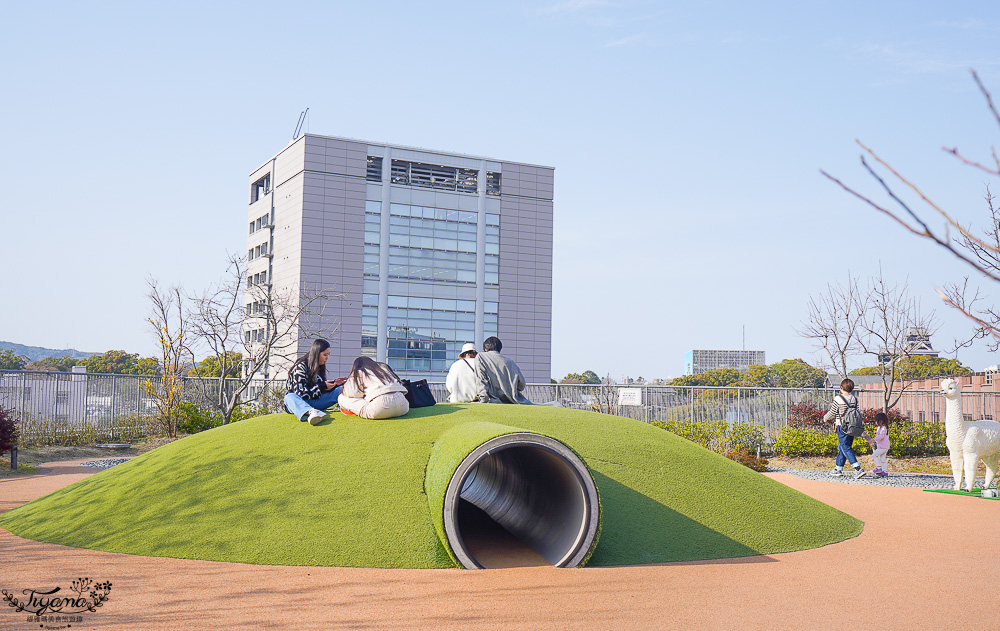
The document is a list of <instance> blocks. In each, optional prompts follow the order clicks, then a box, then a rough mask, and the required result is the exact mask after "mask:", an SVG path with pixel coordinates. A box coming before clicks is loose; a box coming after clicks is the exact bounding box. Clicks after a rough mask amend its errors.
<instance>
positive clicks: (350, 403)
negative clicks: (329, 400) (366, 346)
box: [337, 357, 410, 419]
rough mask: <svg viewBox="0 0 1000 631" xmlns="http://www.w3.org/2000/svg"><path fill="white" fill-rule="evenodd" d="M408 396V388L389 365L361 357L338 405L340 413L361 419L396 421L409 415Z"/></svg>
mask: <svg viewBox="0 0 1000 631" xmlns="http://www.w3.org/2000/svg"><path fill="white" fill-rule="evenodd" d="M405 394H406V387H405V386H404V385H403V384H402V383H400V381H399V377H397V376H396V373H395V372H393V370H392V368H390V367H389V366H388V365H387V364H382V363H379V362H377V361H375V360H374V359H371V358H370V357H358V358H357V359H355V360H354V365H353V366H351V374H350V375H348V376H347V381H346V382H344V389H343V390H342V391H341V392H340V397H339V398H338V399H337V402H338V403H339V404H340V409H341V411H344V412H347V413H350V414H355V415H357V416H360V417H361V418H368V419H384V418H396V417H397V416H403V415H404V414H406V413H407V412H409V411H410V404H409V403H408V402H407V401H406V396H404V395H405Z"/></svg>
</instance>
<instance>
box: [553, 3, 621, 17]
mask: <svg viewBox="0 0 1000 631" xmlns="http://www.w3.org/2000/svg"><path fill="white" fill-rule="evenodd" d="M610 6H614V5H613V4H612V3H611V2H608V1H607V0H564V1H563V2H559V3H556V4H553V5H549V6H547V7H541V8H540V9H539V13H544V14H548V15H552V14H557V13H578V12H580V11H586V10H587V9H593V8H598V7H610Z"/></svg>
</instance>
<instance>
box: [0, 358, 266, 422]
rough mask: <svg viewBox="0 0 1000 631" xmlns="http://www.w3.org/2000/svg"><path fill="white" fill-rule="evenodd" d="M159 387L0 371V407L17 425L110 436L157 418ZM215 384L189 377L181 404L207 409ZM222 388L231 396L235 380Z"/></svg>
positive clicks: (259, 389)
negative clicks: (120, 427) (124, 425)
mask: <svg viewBox="0 0 1000 631" xmlns="http://www.w3.org/2000/svg"><path fill="white" fill-rule="evenodd" d="M147 383H148V386H149V387H151V388H152V389H153V390H154V391H155V390H156V389H158V388H159V387H160V386H161V379H160V378H159V377H146V376H137V375H105V374H95V373H65V372H47V371H25V370H13V371H0V406H3V407H5V408H7V409H9V410H13V412H14V416H15V417H16V418H17V419H18V420H19V421H21V423H22V425H23V426H36V425H39V424H46V425H47V426H49V427H67V428H81V427H84V426H89V427H91V428H93V429H94V430H97V431H100V432H105V433H107V432H110V431H111V430H112V429H113V428H114V427H115V426H116V425H117V424H119V423H120V422H121V421H123V420H125V419H134V420H142V419H150V418H155V417H156V416H157V415H158V414H159V410H158V408H157V405H156V397H154V396H153V395H152V394H150V392H149V389H148V388H147ZM218 385H219V380H218V379H205V378H200V377H189V378H186V379H184V380H183V390H182V392H183V396H182V401H183V402H187V403H194V404H196V405H198V406H199V407H203V408H207V409H210V407H211V404H210V403H209V397H211V393H212V392H213V391H214V390H216V389H217V388H218ZM224 387H225V388H226V389H227V390H229V392H230V393H231V392H233V391H235V388H236V387H237V385H236V380H233V379H228V380H226V383H225V385H224ZM274 387H280V388H282V389H283V388H284V381H281V382H264V381H261V382H255V383H252V384H251V386H250V388H249V389H248V391H247V393H246V394H245V396H244V400H246V401H258V400H260V398H261V396H262V395H263V394H264V393H265V392H266V391H267V390H268V389H270V388H274Z"/></svg>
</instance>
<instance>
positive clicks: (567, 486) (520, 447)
mask: <svg viewBox="0 0 1000 631" xmlns="http://www.w3.org/2000/svg"><path fill="white" fill-rule="evenodd" d="M465 503H468V505H471V506H475V507H476V508H477V509H479V511H482V513H483V514H485V515H486V516H487V517H488V518H489V521H491V522H492V523H493V524H495V525H497V526H499V527H500V528H502V529H503V531H506V533H509V534H510V535H512V537H513V538H514V539H516V540H517V541H518V542H520V544H523V545H524V546H527V547H528V548H530V549H531V550H533V551H534V552H535V553H537V554H538V555H540V556H541V557H542V558H544V559H545V560H546V561H547V562H549V563H551V564H552V565H555V566H556V567H575V566H577V565H579V564H580V563H581V562H583V561H584V559H586V558H587V556H588V555H589V553H590V550H591V548H592V547H593V545H594V542H595V539H596V536H597V532H598V526H599V523H600V502H599V499H598V493H597V487H596V485H595V484H594V480H593V478H592V477H591V475H590V471H589V470H588V469H587V467H586V465H585V464H584V463H583V461H581V460H580V458H579V457H578V456H577V455H576V454H575V453H573V451H572V450H571V449H569V448H568V447H567V446H566V445H564V444H562V443H561V442H559V441H557V440H555V439H553V438H549V437H547V436H542V435H540V434H531V433H515V434H505V435H502V436H498V437H496V438H492V439H490V440H488V441H486V442H484V443H483V444H482V445H480V446H479V447H477V448H476V449H475V450H473V451H472V453H470V454H469V455H468V456H467V457H466V458H465V459H464V460H463V461H462V463H461V464H460V465H459V467H458V469H457V470H456V471H455V473H454V475H453V476H452V478H451V481H450V482H449V484H448V488H447V491H446V492H445V498H444V516H443V517H444V529H445V534H446V536H447V538H448V543H449V544H450V546H451V548H452V550H453V551H454V552H455V555H456V556H457V557H458V560H459V562H461V563H462V565H464V566H465V567H467V568H482V567H484V565H483V563H482V562H481V560H480V559H478V558H477V557H476V554H475V551H474V549H473V548H472V547H471V546H469V545H467V541H470V540H473V539H477V540H480V541H482V539H483V538H484V537H486V538H494V539H496V540H497V541H498V542H499V545H501V546H503V545H506V544H504V543H503V540H502V539H503V538H498V537H495V536H494V535H493V534H492V533H491V531H490V524H489V522H487V521H485V520H484V519H482V517H481V515H480V516H477V513H478V511H475V510H470V507H469V506H468V505H466V504H465ZM493 532H495V526H494V531H493ZM507 539H508V540H509V538H507ZM516 545H517V544H515V545H514V546H512V547H511V548H510V554H517V551H516V550H515V549H514V548H515V547H516ZM499 555H500V556H503V555H504V550H503V549H502V548H501V549H500V550H499Z"/></svg>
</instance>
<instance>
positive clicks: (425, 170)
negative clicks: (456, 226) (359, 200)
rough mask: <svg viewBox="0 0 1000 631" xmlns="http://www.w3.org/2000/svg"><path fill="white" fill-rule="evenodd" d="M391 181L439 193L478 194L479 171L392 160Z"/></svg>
mask: <svg viewBox="0 0 1000 631" xmlns="http://www.w3.org/2000/svg"><path fill="white" fill-rule="evenodd" d="M391 181H392V183H393V184H403V185H405V186H417V187H420V188H433V189H436V190H439V191H458V192H460V193H478V192H479V171H477V170H476V169H462V168H458V167H446V166H442V165H439V164H426V163H423V162H409V161H407V160H393V161H392V178H391Z"/></svg>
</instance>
